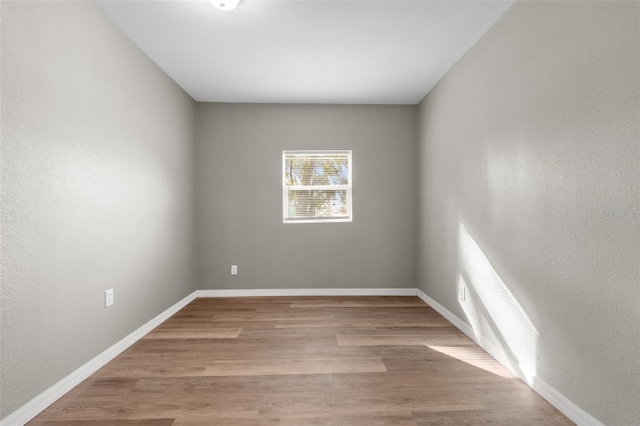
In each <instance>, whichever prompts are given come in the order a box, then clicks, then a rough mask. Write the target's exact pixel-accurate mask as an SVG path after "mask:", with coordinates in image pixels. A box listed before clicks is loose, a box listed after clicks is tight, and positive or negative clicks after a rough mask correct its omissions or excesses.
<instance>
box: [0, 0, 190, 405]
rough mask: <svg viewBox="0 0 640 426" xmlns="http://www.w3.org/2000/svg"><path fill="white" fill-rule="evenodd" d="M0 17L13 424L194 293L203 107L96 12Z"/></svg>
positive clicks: (87, 8) (25, 11)
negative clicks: (36, 401)
mask: <svg viewBox="0 0 640 426" xmlns="http://www.w3.org/2000/svg"><path fill="white" fill-rule="evenodd" d="M1 19H2V29H1V31H2V32H1V37H2V38H1V41H2V58H1V59H2V69H1V74H2V82H1V95H2V103H1V106H2V115H1V117H2V251H1V253H2V276H1V278H2V289H1V293H0V295H1V303H2V313H1V319H2V324H1V328H0V333H1V335H2V351H1V352H2V355H1V365H0V367H1V368H0V373H1V379H0V386H1V387H0V389H1V396H0V401H1V407H0V417H4V416H6V415H8V414H9V413H11V412H12V411H14V410H15V409H17V408H18V407H19V406H21V405H22V404H24V403H26V402H27V401H29V400H30V399H31V398H33V397H35V396H36V395H38V394H39V393H40V392H42V391H43V390H45V389H46V388H48V387H49V386H51V385H53V384H54V383H56V382H57V381H59V380H60V379H62V378H63V377H65V376H66V375H67V374H69V373H70V372H72V371H73V370H75V369H76V368H78V367H79V366H81V365H82V364H83V363H85V362H86V361H89V360H90V359H92V358H93V357H94V356H96V355H97V354H99V353H100V352H102V351H104V350H105V349H107V348H108V347H109V346H110V345H112V344H113V343H115V342H117V341H118V340H120V339H122V338H123V337H124V336H126V335H127V334H129V333H130V332H132V331H133V330H135V329H136V328H137V327H139V326H141V325H142V324H144V323H145V322H146V321H148V320H149V319H151V318H153V317H154V316H156V315H158V314H159V313H160V312H162V311H163V310H165V309H166V308H168V307H169V306H171V305H172V304H174V303H176V302H177V301H179V300H180V299H181V298H183V297H184V296H186V295H188V294H190V293H192V292H193V291H194V290H195V288H196V285H195V264H194V258H195V255H194V249H195V245H194V231H193V223H194V220H193V217H194V198H193V197H194V194H193V192H194V190H193V173H194V172H193V170H194V165H193V163H194V158H193V157H194V139H195V102H193V100H192V99H191V98H190V97H188V96H187V95H186V94H185V93H184V92H183V91H182V90H181V89H180V88H179V87H178V86H177V85H176V84H175V83H174V82H173V81H171V80H170V79H169V78H168V77H167V76H166V75H165V74H164V73H163V72H162V71H161V70H160V69H159V68H158V67H157V66H156V65H155V64H153V63H152V62H151V61H150V60H149V59H148V58H147V57H146V56H145V55H144V54H143V53H142V52H141V51H140V50H139V49H138V48H136V47H135V46H134V45H133V44H132V43H131V42H130V41H129V40H128V39H127V38H126V37H125V36H124V35H123V34H122V33H121V32H120V31H119V30H118V29H116V28H115V27H114V26H113V25H112V24H111V23H110V22H109V21H108V20H107V19H106V18H105V17H104V16H103V15H102V12H100V11H99V10H98V9H97V7H96V6H95V5H94V4H93V2H84V1H83V2H76V1H72V2H58V1H56V2H4V1H3V2H2V18H1ZM108 288H114V290H115V305H114V306H112V307H111V308H109V309H105V307H104V290H106V289H108Z"/></svg>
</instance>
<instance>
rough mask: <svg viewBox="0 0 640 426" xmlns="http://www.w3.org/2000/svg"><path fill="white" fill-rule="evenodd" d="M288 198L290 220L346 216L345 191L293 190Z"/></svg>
mask: <svg viewBox="0 0 640 426" xmlns="http://www.w3.org/2000/svg"><path fill="white" fill-rule="evenodd" d="M288 198H289V217H290V218H305V217H336V216H338V217H345V216H348V205H347V202H348V201H347V191H346V190H332V191H329V190H325V191H315V190H295V191H289V192H288Z"/></svg>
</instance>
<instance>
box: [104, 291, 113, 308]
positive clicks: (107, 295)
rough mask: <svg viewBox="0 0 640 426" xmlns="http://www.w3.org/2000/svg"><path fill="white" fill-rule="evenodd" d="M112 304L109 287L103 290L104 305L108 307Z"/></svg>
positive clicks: (111, 292)
mask: <svg viewBox="0 0 640 426" xmlns="http://www.w3.org/2000/svg"><path fill="white" fill-rule="evenodd" d="M111 305H113V289H112V288H110V289H109V290H106V291H105V292H104V307H105V308H108V307H109V306H111Z"/></svg>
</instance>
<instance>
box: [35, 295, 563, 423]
mask: <svg viewBox="0 0 640 426" xmlns="http://www.w3.org/2000/svg"><path fill="white" fill-rule="evenodd" d="M30 424H33V425H51V426H53V425H71V426H73V425H87V426H103V425H116V426H147V425H159V426H168V425H173V426H186V425H193V426H198V425H203V426H204V425H234V426H235V425H246V426H252V425H256V426H257V425H276V424H277V425H304V426H306V425H327V426H328V425H336V426H338V425H343V426H349V425H394V426H424V425H459V424H469V425H475V424H478V425H480V424H504V425H507V424H534V425H535V424H539V425H543V424H544V425H569V424H572V423H571V422H570V421H569V420H568V419H567V418H566V417H564V416H563V415H562V414H561V413H560V412H558V411H557V410H556V409H555V408H554V407H552V406H551V405H549V404H548V403H547V402H546V401H544V400H543V399H542V398H541V397H540V396H539V395H537V394H536V393H535V392H533V391H532V390H531V389H530V388H529V387H527V386H526V385H525V384H524V383H522V382H521V381H520V380H519V379H517V378H516V377H514V376H513V375H512V374H511V373H510V372H509V371H507V370H506V369H505V368H504V367H502V365H500V364H499V363H498V362H497V361H495V360H494V359H493V358H491V357H490V356H489V355H488V354H487V353H486V352H484V351H483V350H482V349H481V348H479V347H478V346H476V345H475V344H474V343H473V342H472V341H471V340H469V339H468V338H467V337H466V336H465V335H464V334H462V333H461V332H460V331H458V330H457V329H456V328H455V327H453V326H452V325H451V324H450V323H448V322H447V321H446V320H445V319H444V318H442V317H441V316H440V315H438V314H437V313H436V312H435V311H434V310H433V309H431V308H430V307H429V306H427V305H425V304H424V303H423V302H422V301H421V300H420V299H418V298H415V297H278V298H223V299H217V298H209V299H196V300H195V301H193V302H192V303H191V304H189V305H188V306H186V307H185V308H184V309H182V310H181V311H180V312H178V313H176V314H175V315H174V316H173V317H171V318H170V319H169V320H167V321H166V322H165V323H163V324H162V325H160V326H159V327H158V328H156V329H155V330H154V331H152V332H151V333H149V334H148V335H147V336H145V338H143V339H141V340H140V341H138V342H137V343H136V344H134V345H133V346H131V347H130V348H129V349H127V350H126V351H124V352H123V353H122V354H120V355H119V356H118V357H116V358H115V359H114V360H113V361H111V362H110V363H108V364H107V365H106V366H104V367H103V368H102V369H100V370H99V371H97V372H96V373H95V374H94V375H92V376H91V377H90V378H88V379H87V380H85V381H84V382H83V383H81V384H80V385H78V386H77V387H76V388H74V389H73V390H71V391H70V392H69V393H68V394H67V395H65V396H64V397H63V398H61V399H60V400H58V401H57V402H56V403H54V404H53V405H51V406H50V407H49V408H48V409H46V410H45V411H43V412H42V413H41V414H40V415H39V416H38V417H36V418H35V419H34V420H33V421H32V422H31V423H30Z"/></svg>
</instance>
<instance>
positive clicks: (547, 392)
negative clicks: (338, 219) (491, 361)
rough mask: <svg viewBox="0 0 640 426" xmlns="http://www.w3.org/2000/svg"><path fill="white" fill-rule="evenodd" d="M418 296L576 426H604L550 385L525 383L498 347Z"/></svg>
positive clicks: (537, 379)
mask: <svg viewBox="0 0 640 426" xmlns="http://www.w3.org/2000/svg"><path fill="white" fill-rule="evenodd" d="M416 296H418V297H419V298H420V299H422V301H424V303H426V304H427V305H429V306H431V307H432V308H433V309H434V310H436V312H438V313H439V314H440V315H442V316H443V317H445V318H446V319H447V320H448V321H449V322H450V323H452V324H453V325H455V326H456V327H457V328H458V329H459V330H460V331H462V332H463V333H464V334H466V335H467V337H469V338H470V339H471V340H473V341H474V342H475V343H476V344H477V345H478V346H480V347H481V348H482V349H484V350H485V351H487V353H488V354H489V355H491V356H492V357H494V358H495V359H496V360H497V361H498V362H499V363H500V364H502V365H504V366H505V367H506V368H507V369H508V370H509V371H511V372H512V373H513V374H515V375H516V376H518V377H519V378H520V380H522V381H523V382H524V383H526V384H527V385H528V386H529V387H531V389H533V390H534V391H536V393H538V395H540V396H541V397H543V398H544V399H546V400H547V401H548V402H549V403H550V404H551V405H553V406H554V407H556V408H557V409H558V410H559V411H560V412H561V413H562V414H564V415H565V416H567V417H568V418H569V419H570V420H571V421H573V422H574V423H575V424H577V425H578V426H604V424H603V423H601V422H600V421H599V420H598V419H596V418H595V417H593V416H592V415H590V414H589V413H587V412H586V411H584V410H583V409H582V408H580V407H578V406H577V405H576V404H574V403H573V402H572V401H571V400H570V399H569V398H567V397H566V396H564V395H563V394H561V393H560V392H558V391H557V390H556V389H555V388H553V387H552V386H551V385H550V384H548V383H547V382H545V381H544V380H542V379H541V378H540V377H534V378H533V380H532V383H531V384H529V383H527V380H526V379H525V377H524V375H523V373H522V371H521V369H520V367H519V365H518V362H517V361H515V360H514V359H513V358H511V357H509V356H508V355H506V354H505V351H503V350H500V347H499V345H498V344H497V343H496V342H493V341H491V340H490V339H487V338H485V337H484V336H482V335H476V333H475V332H474V331H473V328H472V327H471V326H470V325H469V324H467V323H466V322H464V321H462V320H461V319H460V318H458V316H456V315H455V314H453V313H452V312H451V311H449V310H448V309H447V308H445V307H444V306H442V305H441V304H439V303H438V302H436V301H435V300H433V299H432V298H430V297H429V296H427V295H426V294H425V293H424V292H423V291H422V290H420V289H416Z"/></svg>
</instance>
